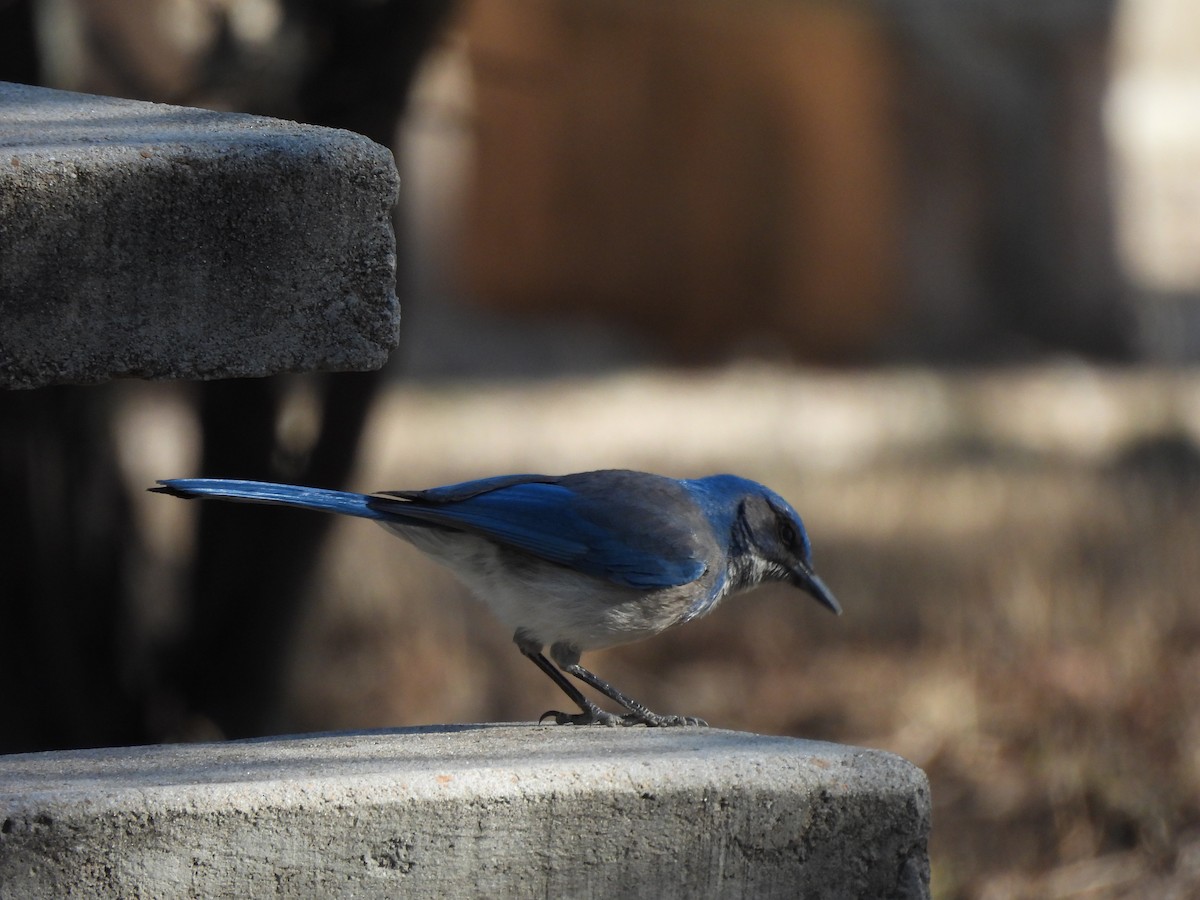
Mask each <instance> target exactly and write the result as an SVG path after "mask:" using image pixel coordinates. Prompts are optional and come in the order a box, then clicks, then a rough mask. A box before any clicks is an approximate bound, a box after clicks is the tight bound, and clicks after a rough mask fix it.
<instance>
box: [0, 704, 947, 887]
mask: <svg viewBox="0 0 1200 900" xmlns="http://www.w3.org/2000/svg"><path fill="white" fill-rule="evenodd" d="M929 817H930V799H929V785H928V782H927V781H926V778H925V775H924V773H923V772H921V770H920V769H918V768H917V767H915V766H913V765H912V764H910V763H908V762H906V761H904V760H903V759H900V758H899V757H897V756H894V755H892V754H889V753H884V752H882V751H877V750H864V749H860V748H856V747H845V746H839V745H835V744H826V743H816V742H810V741H802V740H796V739H792V738H779V737H764V736H759V735H750V734H742V733H738V732H729V731H718V730H715V729H643V728H632V729H607V728H599V727H596V728H566V727H557V726H536V725H461V726H431V727H426V728H417V729H403V730H395V731H379V732H369V733H355V734H330V735H314V736H301V737H288V738H273V739H264V740H258V741H242V742H232V743H221V744H192V745H174V746H161V747H135V748H123V749H106V750H79V751H67V752H52V753H31V754H19V755H13V756H7V757H0V894H2V895H3V896H4V897H10V896H11V897H29V898H37V897H58V896H68V895H69V896H87V897H118V896H119V897H141V896H145V897H166V898H170V897H194V896H205V897H260V896H266V895H268V894H270V895H272V896H277V897H318V896H321V897H324V896H334V895H339V896H355V897H396V896H406V897H636V896H641V897H655V898H664V900H666V898H675V897H679V898H693V897H725V896H731V897H755V898H770V897H788V898H795V897H829V898H835V897H836V898H840V897H863V898H872V900H879V898H889V897H897V898H918V897H926V896H928V891H929V861H928V857H927V852H926V841H927V838H928V836H929V827H930V818H929Z"/></svg>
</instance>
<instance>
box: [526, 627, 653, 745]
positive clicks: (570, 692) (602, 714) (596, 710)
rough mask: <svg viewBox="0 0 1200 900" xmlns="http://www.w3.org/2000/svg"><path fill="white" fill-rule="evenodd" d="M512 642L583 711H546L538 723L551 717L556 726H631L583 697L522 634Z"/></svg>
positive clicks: (538, 648) (537, 646)
mask: <svg viewBox="0 0 1200 900" xmlns="http://www.w3.org/2000/svg"><path fill="white" fill-rule="evenodd" d="M513 640H514V641H516V644H517V647H518V648H519V649H520V651H521V653H522V654H524V655H525V656H526V657H527V658H528V659H530V660H532V661H533V664H534V665H535V666H537V667H538V668H539V669H541V670H542V671H543V672H545V673H546V674H547V675H549V676H550V678H551V680H553V681H554V683H555V684H557V685H558V686H559V687H560V688H562V691H563V693H564V694H566V695H567V696H568V697H570V698H571V701H572V702H573V703H576V704H578V705H579V708H580V709H581V710H583V712H581V713H576V714H574V715H572V714H570V713H564V712H559V711H558V710H554V709H551V710H547V711H546V712H544V713H542V714H541V715H540V716H538V721H539V722H541V721H542V720H543V719H546V718H549V717H550V716H553V717H554V722H555V724H557V725H630V724H633V723H631V722H626V721H625V720H624V719H623V718H622V717H621V716H616V715H613V714H612V713H610V712H607V711H605V710H603V709H601V708H600V707H598V706H597V705H596V704H595V703H593V702H592V701H591V700H589V699H588V698H587V697H585V696H583V694H582V692H580V690H579V688H577V687H575V685H573V684H571V682H569V681H567V679H566V678H565V677H564V676H563V673H562V672H560V671H559V670H558V669H557V668H555V666H554V664H553V663H552V662H550V660H548V659H546V657H545V656H543V655H542V648H541V646H540V645H539V644H537V643H534V642H532V641H530V640H529V638H527V637H526V636H525V635H524V633H523V632H520V631H518V632H517V633H516V635H514V636H513Z"/></svg>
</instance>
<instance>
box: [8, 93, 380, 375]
mask: <svg viewBox="0 0 1200 900" xmlns="http://www.w3.org/2000/svg"><path fill="white" fill-rule="evenodd" d="M398 183H399V182H398V177H397V175H396V168H395V164H394V161H393V159H392V156H391V153H390V152H389V151H388V150H387V149H386V148H385V147H381V146H379V145H378V144H376V143H374V142H372V141H370V140H368V139H367V138H364V137H362V136H361V135H357V134H352V133H350V132H347V131H340V130H337V129H331V128H317V127H313V126H308V125H299V124H296V123H294V122H285V121H281V120H278V119H268V118H264V117H261V116H248V115H240V114H232V113H218V112H211V111H206V110H198V109H186V108H181V107H175V106H164V105H161V104H155V103H141V102H135V101H130V100H118V99H114V98H111V97H96V96H90V95H86V94H74V93H68V92H64V91H54V90H48V89H45V88H37V87H28V86H25V85H17V84H4V83H0V387H37V386H40V385H47V384H59V383H90V382H97V381H104V380H107V379H109V378H116V377H123V376H137V377H143V378H229V377H235V376H253V375H269V374H273V373H277V372H294V371H304V370H313V369H325V370H362V369H371V368H378V367H379V366H380V365H382V364H383V362H384V361H385V360H386V358H387V354H388V352H389V350H390V349H392V348H393V347H394V346H395V345H396V342H397V340H398V325H399V308H398V303H397V300H396V293H395V253H396V248H395V235H394V233H393V230H392V223H391V210H392V207H393V206H394V204H395V201H396V197H397V192H398Z"/></svg>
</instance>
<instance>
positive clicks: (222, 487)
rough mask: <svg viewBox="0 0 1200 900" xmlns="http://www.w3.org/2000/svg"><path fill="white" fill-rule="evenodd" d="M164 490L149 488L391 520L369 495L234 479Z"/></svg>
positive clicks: (187, 481) (177, 483)
mask: <svg viewBox="0 0 1200 900" xmlns="http://www.w3.org/2000/svg"><path fill="white" fill-rule="evenodd" d="M159 484H160V485H161V487H156V488H150V490H152V491H155V492H156V493H159V494H170V495H172V496H174V497H184V498H186V499H191V498H194V497H216V498H218V499H221V500H238V501H242V502H244V503H280V504H283V505H284V506H298V507H300V508H301V509H315V510H320V511H322V512H332V513H341V514H342V515H344V516H359V517H361V518H364V519H384V518H388V516H386V515H385V514H384V513H380V512H378V511H376V510H374V509H371V507H369V506H368V505H367V501H368V500H369V499H370V498H369V497H368V496H367V495H366V494H352V493H348V492H346V491H330V490H326V489H325V488H312V487H299V486H298V485H293V484H271V483H270V482H266V481H237V480H235V479H232V478H170V479H167V480H165V481H160V482H159Z"/></svg>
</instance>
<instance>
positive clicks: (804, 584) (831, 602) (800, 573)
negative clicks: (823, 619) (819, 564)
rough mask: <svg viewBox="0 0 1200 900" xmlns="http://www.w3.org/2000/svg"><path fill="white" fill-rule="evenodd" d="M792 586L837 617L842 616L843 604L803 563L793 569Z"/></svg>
mask: <svg viewBox="0 0 1200 900" xmlns="http://www.w3.org/2000/svg"><path fill="white" fill-rule="evenodd" d="M792 584H794V585H795V586H796V587H798V588H800V590H802V591H804V593H806V594H808V595H809V596H810V597H812V598H813V599H814V600H816V601H817V602H818V603H820V604H821V605H822V606H824V607H826V608H828V609H830V610H831V611H832V612H834V613H835V614H836V615H839V616H840V615H841V614H842V606H841V604H840V603H838V602H837V598H836V597H834V596H833V593H832V592H831V591H830V590H829V588H827V587H825V582H823V581H822V580H821V579H820V578H818V577H817V574H816V573H815V572H814V571H813V570H812V569H810V568H808V566H806V565H804V564H803V563H801V564H800V565H798V566H796V568H794V569H792Z"/></svg>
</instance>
